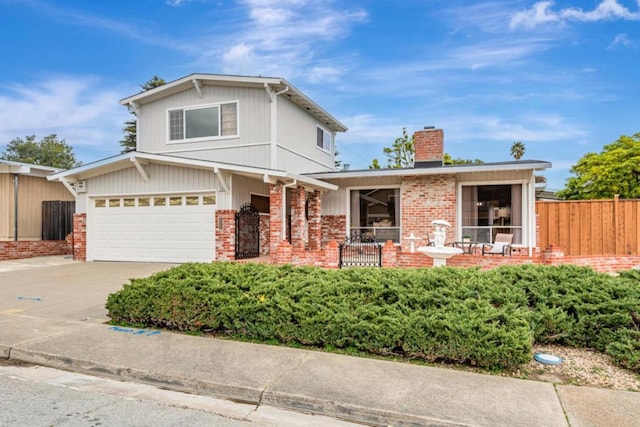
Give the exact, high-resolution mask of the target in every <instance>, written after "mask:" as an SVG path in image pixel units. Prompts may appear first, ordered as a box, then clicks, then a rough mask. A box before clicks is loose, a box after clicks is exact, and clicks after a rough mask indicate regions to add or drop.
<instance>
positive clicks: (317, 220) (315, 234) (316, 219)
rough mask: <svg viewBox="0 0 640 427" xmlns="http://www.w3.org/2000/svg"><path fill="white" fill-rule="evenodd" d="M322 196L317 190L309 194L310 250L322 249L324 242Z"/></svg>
mask: <svg viewBox="0 0 640 427" xmlns="http://www.w3.org/2000/svg"><path fill="white" fill-rule="evenodd" d="M321 214H322V197H321V193H320V191H318V190H316V191H314V192H313V193H311V194H309V233H308V234H309V250H312V251H317V250H320V247H321V244H322V217H321Z"/></svg>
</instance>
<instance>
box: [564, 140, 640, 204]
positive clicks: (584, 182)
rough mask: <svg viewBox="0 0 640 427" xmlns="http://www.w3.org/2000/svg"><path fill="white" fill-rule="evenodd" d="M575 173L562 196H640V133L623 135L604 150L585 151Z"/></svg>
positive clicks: (569, 198)
mask: <svg viewBox="0 0 640 427" xmlns="http://www.w3.org/2000/svg"><path fill="white" fill-rule="evenodd" d="M571 173H572V174H573V175H575V176H572V177H570V178H569V179H568V180H567V183H566V185H565V188H564V189H562V190H561V191H559V192H558V197H560V198H562V199H568V200H585V199H608V198H612V197H613V196H615V195H616V194H617V195H619V196H620V197H621V198H625V199H638V198H640V133H636V134H635V135H633V136H626V135H622V136H620V138H618V139H617V140H616V141H615V142H613V143H611V144H608V145H605V146H604V149H603V150H602V152H601V153H598V154H596V153H587V154H585V155H584V156H583V157H582V158H581V159H580V160H578V163H576V164H575V165H573V166H572V167H571Z"/></svg>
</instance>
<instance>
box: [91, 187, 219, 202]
mask: <svg viewBox="0 0 640 427" xmlns="http://www.w3.org/2000/svg"><path fill="white" fill-rule="evenodd" d="M211 193H215V194H216V205H217V204H218V190H217V189H215V188H211V189H204V190H172V191H144V192H135V193H96V194H88V195H87V196H88V197H89V200H91V199H99V198H102V197H114V198H115V197H128V196H131V197H143V196H163V195H166V196H171V195H172V194H185V195H186V194H211Z"/></svg>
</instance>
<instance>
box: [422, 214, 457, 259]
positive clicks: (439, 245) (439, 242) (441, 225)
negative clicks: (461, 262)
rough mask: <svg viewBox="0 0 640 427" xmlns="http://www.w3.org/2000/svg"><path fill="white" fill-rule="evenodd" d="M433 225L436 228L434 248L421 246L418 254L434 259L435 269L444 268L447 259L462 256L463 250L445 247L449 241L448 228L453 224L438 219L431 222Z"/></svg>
mask: <svg viewBox="0 0 640 427" xmlns="http://www.w3.org/2000/svg"><path fill="white" fill-rule="evenodd" d="M431 225H433V227H434V233H433V234H434V237H433V241H434V246H420V247H419V248H418V252H422V253H423V254H425V255H427V256H428V257H431V258H433V266H434V267H442V266H445V265H447V258H451V257H452V256H456V255H460V254H461V253H462V249H460V248H453V247H448V246H445V245H444V242H445V241H446V240H447V228H448V227H451V224H449V223H448V222H447V221H445V220H443V219H436V220H435V221H432V222H431Z"/></svg>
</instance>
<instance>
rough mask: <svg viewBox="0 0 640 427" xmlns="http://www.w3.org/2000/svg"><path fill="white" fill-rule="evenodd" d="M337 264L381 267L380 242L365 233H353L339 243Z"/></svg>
mask: <svg viewBox="0 0 640 427" xmlns="http://www.w3.org/2000/svg"><path fill="white" fill-rule="evenodd" d="M338 266H339V267H340V268H345V267H382V244H381V243H379V242H377V241H376V240H375V239H373V238H371V237H369V236H367V235H363V234H354V235H352V236H351V237H348V238H347V240H345V241H344V242H343V243H341V244H340V260H339V263H338Z"/></svg>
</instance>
